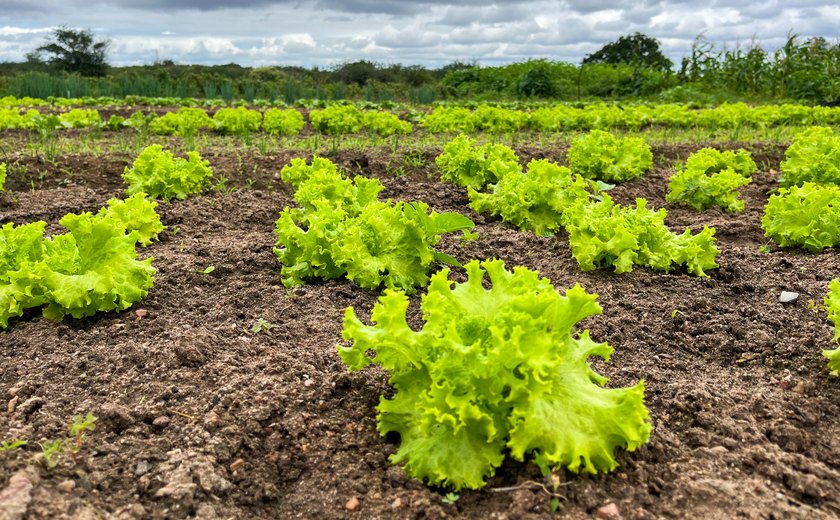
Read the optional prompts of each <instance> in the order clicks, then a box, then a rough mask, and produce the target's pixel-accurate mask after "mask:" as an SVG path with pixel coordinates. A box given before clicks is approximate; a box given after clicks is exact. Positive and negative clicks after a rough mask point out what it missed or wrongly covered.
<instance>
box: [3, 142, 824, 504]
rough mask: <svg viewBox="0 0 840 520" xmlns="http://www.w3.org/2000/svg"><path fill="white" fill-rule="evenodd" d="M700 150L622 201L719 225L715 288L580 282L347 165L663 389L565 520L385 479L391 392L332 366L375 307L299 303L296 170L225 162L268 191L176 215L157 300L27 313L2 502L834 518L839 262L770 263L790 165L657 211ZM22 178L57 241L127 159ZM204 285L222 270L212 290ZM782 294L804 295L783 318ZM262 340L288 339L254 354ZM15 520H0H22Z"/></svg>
mask: <svg viewBox="0 0 840 520" xmlns="http://www.w3.org/2000/svg"><path fill="white" fill-rule="evenodd" d="M733 146H734V145H733ZM696 148H699V146H695V147H674V146H672V147H659V148H658V149H656V150H654V155H655V157H656V158H657V165H656V167H655V169H654V171H653V172H651V173H650V174H648V175H646V176H645V177H643V178H641V179H638V180H635V181H632V182H629V183H627V184H625V185H623V186H620V187H618V188H616V189H615V190H614V191H613V195H614V198H615V199H616V200H617V201H619V202H622V203H630V202H632V200H633V199H634V198H635V197H639V196H644V197H646V198H647V199H648V200H649V201H650V204H651V205H652V206H654V207H666V208H667V209H668V210H669V216H668V223H669V224H670V225H672V226H673V227H674V228H683V227H685V226H691V227H692V228H699V227H701V226H702V225H704V224H711V225H714V226H715V227H716V228H717V236H718V245H719V247H720V249H721V254H720V256H719V258H718V261H719V263H720V265H721V267H720V269H718V270H715V271H713V272H712V273H711V278H708V279H700V278H696V277H693V276H689V275H686V274H684V273H679V272H677V273H672V274H660V273H655V272H652V271H650V270H647V269H644V268H637V269H635V270H634V271H633V272H632V273H628V274H623V275H615V274H613V273H610V272H603V271H601V272H593V273H583V272H581V270H580V269H579V268H578V266H577V264H576V263H575V261H574V260H573V259H572V258H571V254H570V251H569V247H568V242H567V239H566V236H565V235H563V234H562V233H561V234H560V235H558V236H556V237H537V236H535V235H533V234H531V233H527V232H521V231H517V230H515V229H513V228H512V227H510V226H508V225H506V224H503V223H501V222H498V221H496V220H494V219H491V218H487V217H484V216H480V215H475V214H474V213H473V212H472V211H471V210H470V209H469V208H468V206H467V202H468V201H467V197H466V192H465V190H463V189H461V188H458V187H455V186H451V185H447V184H443V183H441V182H439V181H436V180H434V179H433V176H432V174H433V171H434V170H433V165H434V161H433V158H434V155H435V153H436V150H426V151H425V152H423V154H422V158H423V161H422V164H419V165H418V163H414V164H415V166H407V167H406V169H405V171H406V172H407V175H405V176H402V177H393V176H390V175H388V171H389V168H390V166H389V165H391V164H392V162H393V159H394V158H393V157H392V156H391V152H390V150H385V149H371V150H368V151H364V152H341V153H339V154H338V156H334V157H333V159H334V160H336V161H337V162H338V163H340V164H341V165H342V166H344V167H346V168H348V170H349V171H351V172H358V171H361V172H363V173H365V174H370V175H376V176H380V177H381V178H382V180H383V182H384V184H385V185H386V191H385V196H387V197H391V198H394V199H420V200H424V201H426V202H428V203H429V204H430V205H431V206H432V207H433V208H435V209H437V210H439V211H443V210H457V211H462V212H465V213H466V214H468V215H469V216H471V217H472V218H474V219H475V221H476V222H477V224H478V226H477V231H478V232H479V233H480V235H481V238H480V239H479V240H478V241H475V242H469V243H466V244H463V243H461V242H459V241H458V239H457V238H455V237H446V238H445V239H444V240H443V241H442V244H441V248H442V250H443V251H445V252H446V253H449V254H452V255H454V256H455V257H456V258H459V259H462V260H467V259H470V258H479V259H483V258H490V257H498V258H502V259H504V260H505V262H506V263H507V265H508V266H514V265H525V266H527V267H530V268H533V269H537V270H539V271H540V272H541V273H542V274H543V275H545V276H547V277H549V278H550V279H551V280H552V281H553V282H554V283H555V285H556V286H557V287H558V288H565V287H569V286H571V285H573V284H574V283H576V282H579V283H581V284H582V285H583V286H584V287H586V288H587V289H588V290H589V291H591V292H596V293H598V294H599V295H600V299H599V301H600V303H601V305H602V306H603V307H604V313H603V315H602V316H597V317H593V318H589V319H587V320H586V321H585V323H584V324H583V325H584V326H585V327H587V328H589V329H590V330H591V331H592V335H593V337H594V339H595V340H597V341H608V342H609V343H610V344H611V345H612V346H613V347H615V355H614V356H613V359H612V361H611V362H610V363H608V364H603V363H597V366H598V370H599V371H601V372H602V373H604V374H606V375H608V376H609V377H610V378H611V383H610V384H611V385H615V386H626V385H630V384H633V383H635V382H636V381H638V380H639V379H644V380H645V381H646V387H647V390H646V402H647V405H648V407H649V409H650V412H651V416H652V419H653V426H654V429H653V433H652V436H651V440H650V443H649V444H647V445H646V446H644V447H642V448H640V449H639V450H637V451H636V452H634V453H621V454H620V455H619V461H620V463H621V467H620V468H619V469H618V470H617V471H616V472H615V473H612V474H609V475H600V476H597V477H586V476H576V475H571V474H566V475H562V477H563V479H564V482H563V485H562V487H561V488H560V493H562V495H563V497H564V498H563V499H562V500H561V501H560V504H559V510H558V512H556V513H551V512H550V511H549V498H550V497H549V496H548V495H547V494H546V493H545V492H544V491H543V490H542V489H540V488H539V487H537V486H534V485H532V484H529V483H530V482H542V477H541V476H540V474H539V472H538V470H536V468H535V467H534V466H533V465H530V464H521V463H515V462H508V463H506V464H505V465H504V466H503V467H502V468H500V470H499V471H498V472H497V475H496V476H495V477H494V478H492V479H491V480H490V482H489V484H488V486H487V488H486V489H484V490H481V491H465V492H463V493H461V496H460V499H459V500H458V501H457V502H455V503H454V504H446V503H444V501H443V496H444V495H443V492H442V491H441V490H438V489H430V488H428V487H426V486H424V485H423V484H422V483H421V482H418V481H416V480H411V479H409V478H407V477H406V476H405V474H404V473H403V471H402V469H400V468H399V467H395V466H392V465H391V464H390V463H389V461H388V455H389V454H390V453H393V452H394V451H395V449H396V444H395V442H397V440H396V439H392V438H390V437H388V438H382V437H380V436H379V435H378V434H377V432H376V430H375V410H374V408H375V406H376V404H377V402H378V399H379V396H380V395H381V394H383V393H385V392H388V385H387V383H386V381H387V375H386V374H385V373H384V372H382V371H379V370H375V369H368V370H365V371H363V372H360V373H353V374H349V373H347V371H346V370H345V368H344V367H343V365H342V363H341V362H340V360H339V359H338V356H337V355H336V352H335V345H336V344H337V343H338V342H340V340H341V317H342V314H343V312H344V309H345V308H346V307H347V306H349V305H353V306H355V307H356V309H357V310H358V311H359V312H360V313H361V314H362V315H365V316H369V314H368V313H369V311H370V309H371V307H372V305H373V303H374V302H375V300H376V294H375V293H373V292H371V291H367V290H363V289H360V288H358V287H355V286H354V285H353V284H351V283H349V282H348V281H346V280H337V281H331V282H328V283H322V284H314V285H310V286H306V287H302V288H297V289H286V288H284V287H283V286H282V285H281V284H280V283H279V276H278V274H279V266H278V265H277V263H276V260H275V257H274V256H273V254H272V246H273V243H274V240H275V237H274V233H273V224H274V220H275V219H276V216H277V213H278V212H279V211H280V210H281V209H282V208H283V207H284V206H286V205H289V204H291V203H292V200H291V196H290V189H289V188H288V187H287V186H285V185H283V184H282V183H281V182H280V181H279V180H278V172H279V169H280V167H282V165H283V164H285V163H286V162H287V161H288V160H289V158H291V157H293V156H297V155H301V154H297V153H293V152H283V153H280V154H276V155H273V156H258V155H256V154H254V153H245V154H244V155H242V156H241V158H240V159H235V158H232V157H231V156H230V154H229V153H225V152H223V151H222V150H221V149H220V150H218V151H216V152H215V153H214V152H212V151H210V152H208V153H205V157H207V158H208V159H209V160H210V161H211V164H212V165H213V166H214V167H215V169H216V172H217V174H221V175H225V176H226V177H228V178H230V179H231V180H232V183H233V185H234V186H240V187H242V186H244V185H245V184H246V179H248V178H250V179H252V180H253V184H252V185H251V187H250V188H244V187H242V188H241V189H238V190H236V191H233V192H232V193H227V194H225V193H219V192H213V191H209V192H208V193H206V194H205V195H203V196H196V197H193V198H191V199H189V200H186V201H175V202H172V203H170V204H161V206H160V208H159V209H160V211H161V213H162V216H163V220H164V223H165V224H167V225H168V226H169V229H168V231H167V232H166V233H165V234H164V235H163V236H162V237H161V240H160V242H158V243H156V244H154V245H152V246H150V247H149V248H147V249H145V250H142V251H141V255H142V256H146V255H151V256H154V258H155V261H154V265H155V267H156V268H157V269H158V274H157V277H156V283H155V286H154V288H153V289H152V291H151V292H150V294H149V296H148V297H147V298H146V299H145V300H143V301H142V302H140V303H139V304H137V305H135V307H134V308H132V309H131V310H129V311H126V312H123V313H118V314H102V315H99V316H97V317H95V318H92V319H87V320H69V319H68V320H65V321H63V322H55V321H49V320H45V319H43V318H41V317H40V316H39V315H38V313H30V314H27V315H26V316H24V317H23V318H21V319H18V320H14V321H13V322H12V323H11V325H10V327H9V328H8V329H7V330H5V331H3V332H0V345H1V346H2V348H0V356H2V361H0V392H2V395H3V402H4V405H3V406H0V441H11V440H13V439H26V440H28V441H29V444H28V445H27V446H26V447H24V448H23V449H17V450H13V451H7V452H4V453H0V504H2V505H8V504H10V503H9V502H3V500H4V499H8V497H12V499H17V500H18V504H23V506H22V507H23V509H22V510H21V511H25V513H22V514H23V517H25V518H80V519H81V518H185V517H199V518H290V517H298V518H423V517H453V518H511V519H513V518H553V517H562V518H592V517H595V516H596V515H598V514H599V508H602V507H603V506H605V505H606V504H609V503H613V504H615V506H616V507H617V511H618V512H619V513H620V515H621V517H622V518H625V519H628V518H632V519H641V518H646V519H649V518H712V519H715V518H736V517H744V518H836V517H837V515H840V444H838V443H840V420H838V417H840V378H836V377H834V378H833V377H830V376H829V375H828V373H827V371H826V369H825V359H824V358H823V357H822V356H821V355H820V350H821V349H822V348H827V347H829V341H830V339H831V337H832V329H831V326H830V323H829V322H828V321H827V320H826V318H825V314H824V312H820V311H814V310H812V309H811V308H809V300H813V301H815V302H819V301H820V300H821V299H822V297H823V295H824V293H825V291H826V286H827V283H828V280H829V279H831V278H832V277H836V276H837V275H838V273H840V260H838V257H837V254H836V252H834V251H827V252H824V253H822V254H808V253H805V252H802V251H795V250H790V251H781V250H779V249H778V248H776V247H771V250H772V251H771V252H770V253H762V252H759V250H758V249H759V246H762V245H764V244H766V239H765V238H764V237H763V233H762V231H761V227H760V218H761V212H762V207H763V205H764V203H765V202H766V199H767V192H768V191H769V190H771V189H773V188H774V187H775V185H776V178H777V175H776V173H775V169H777V168H778V162H779V159H780V158H781V150H782V149H781V148H780V147H778V146H773V145H766V146H761V145H756V146H754V147H753V148H754V150H753V151H754V153H755V155H757V156H761V158H762V159H763V160H757V162H758V163H759V164H760V165H761V164H765V165H767V166H766V167H765V168H763V169H764V170H770V171H761V172H759V173H758V174H757V175H756V177H755V179H756V180H755V182H754V183H753V184H752V185H750V186H748V187H747V188H745V189H744V190H743V192H742V193H743V195H744V197H745V198H746V201H747V209H746V211H745V212H744V213H742V214H739V215H728V214H725V213H722V212H720V211H717V210H715V209H712V210H709V211H706V212H704V213H697V212H695V211H693V210H691V209H685V208H679V207H674V206H672V205H669V204H666V203H665V201H664V195H665V191H666V186H667V177H668V175H669V173H670V170H669V165H670V164H671V163H672V162H673V160H674V159H676V158H683V159H684V158H685V156H687V154H688V153H689V152H690V151H691V150H693V149H696ZM519 151H520V155H521V156H522V157H523V158H532V157H541V156H547V157H551V158H561V157H562V156H563V154H564V150H562V149H557V150H542V151H540V150H536V149H529V148H527V147H522V148H521V149H520V150H519ZM761 154H763V155H761ZM10 159H13V160H15V161H17V163H18V164H23V165H24V166H25V168H21V169H20V170H19V173H18V174H16V175H15V176H11V177H12V184H11V185H10V187H11V188H12V190H14V193H13V195H14V198H15V199H16V200H14V201H12V202H10V201H8V200H6V201H5V202H3V201H0V223H2V222H7V221H15V222H18V223H22V222H27V221H32V220H37V219H45V220H48V221H49V222H50V223H51V224H50V226H49V227H48V229H49V230H51V231H57V230H58V226H57V224H56V221H57V219H58V218H60V217H61V216H62V215H63V214H64V213H66V212H69V211H76V212H77V211H81V210H94V209H97V208H98V207H100V206H102V205H103V204H104V203H105V201H106V200H107V199H108V198H110V197H113V196H118V195H119V194H120V189H121V183H120V178H119V174H120V173H121V172H122V169H123V168H124V166H125V165H126V164H128V162H129V161H130V158H129V157H128V156H122V155H117V154H111V155H105V156H102V157H99V158H94V157H91V156H61V157H58V158H57V160H56V161H55V164H48V163H44V162H42V161H38V160H35V159H32V158H28V157H23V156H7V157H6V160H7V161H8V160H10ZM397 162H399V161H397ZM42 173H45V175H43V176H41V174H42ZM39 178H40V179H41V180H42V181H43V182H41V183H40V184H37V186H36V189H35V190H34V191H30V189H29V188H30V182H29V181H34V180H36V179H39ZM209 265H213V266H215V270H214V271H213V272H212V273H210V274H201V271H202V270H204V269H205V268H206V267H207V266H209ZM781 290H790V291H796V292H799V293H800V294H801V296H800V298H799V300H798V301H797V302H795V303H793V304H782V303H779V301H778V297H779V293H780V291H781ZM260 318H262V319H265V320H267V321H269V322H270V323H272V324H274V327H273V328H271V329H270V330H266V331H262V332H258V333H252V332H250V328H251V326H252V325H253V324H254V323H255V322H256V321H257V320H258V319H260ZM6 402H8V405H5V403H6ZM87 412H92V413H93V414H94V415H96V416H97V417H98V418H99V420H98V422H97V425H96V426H97V427H96V430H95V431H93V432H90V433H89V435H88V438H87V439H86V440H85V441H84V443H83V445H82V447H81V450H80V451H79V453H78V454H77V455H76V456H75V457H71V456H69V455H67V456H64V457H62V458H61V459H60V460H59V464H58V465H57V466H56V467H54V468H52V469H48V468H46V467H45V465H44V463H43V461H42V460H40V459H41V455H40V452H41V450H40V448H39V447H38V443H39V442H44V441H46V440H52V439H58V438H62V437H65V436H67V423H68V422H69V420H70V419H71V417H72V416H74V415H84V414H85V413H87ZM15 474H17V476H16V477H15V478H14V479H12V477H13V475H15ZM10 479H11V480H12V482H11V483H10ZM27 483H28V484H27ZM30 484H31V490H30V487H29V485H30ZM4 488H5V491H3V489H4ZM351 509H352V511H351ZM6 511H7V512H6V513H4V512H2V511H0V518H19V515H18V516H15V513H14V508H12V507H11V506H10V507H9V508H8V509H7V510H6ZM608 513H609V511H608V509H600V516H601V517H606V518H609V515H608ZM4 514H5V515H6V516H3V515H4ZM9 514H11V515H12V516H8V515H9Z"/></svg>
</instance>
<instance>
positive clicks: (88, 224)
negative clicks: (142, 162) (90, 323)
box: [34, 213, 155, 319]
mask: <svg viewBox="0 0 840 520" xmlns="http://www.w3.org/2000/svg"><path fill="white" fill-rule="evenodd" d="M59 224H61V225H62V226H64V227H65V228H67V230H68V232H67V233H66V234H63V235H55V236H53V237H52V238H50V239H48V240H45V241H44V259H43V261H41V262H39V263H38V264H36V265H35V266H34V275H35V276H34V278H35V280H37V281H38V284H39V285H40V287H41V288H42V290H43V292H44V294H45V295H46V298H47V301H46V303H47V306H46V307H45V308H44V316H45V317H46V318H50V319H61V318H62V317H63V316H65V315H67V314H69V315H71V316H73V317H74V318H82V317H85V316H93V315H94V314H95V313H96V312H99V311H113V310H117V311H121V310H125V309H127V308H129V307H131V305H133V304H134V303H135V302H137V301H140V300H141V299H143V298H144V297H145V296H146V294H148V292H149V289H150V288H151V287H152V284H153V282H154V278H153V275H154V273H155V268H154V267H152V265H151V264H152V258H147V259H146V260H138V259H137V250H136V248H135V245H136V244H137V240H138V235H137V233H135V232H132V233H126V230H125V228H124V226H123V225H122V224H121V223H120V222H119V221H117V220H116V219H111V218H99V217H98V216H96V215H93V214H91V213H82V214H81V215H75V214H72V213H70V214H68V215H65V216H64V217H63V218H62V219H61V220H60V221H59Z"/></svg>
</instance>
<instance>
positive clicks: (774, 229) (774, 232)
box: [761, 182, 840, 253]
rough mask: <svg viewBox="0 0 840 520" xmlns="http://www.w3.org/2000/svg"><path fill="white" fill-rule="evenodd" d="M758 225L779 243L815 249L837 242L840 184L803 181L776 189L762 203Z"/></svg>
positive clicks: (831, 245) (839, 227)
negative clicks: (762, 207)
mask: <svg viewBox="0 0 840 520" xmlns="http://www.w3.org/2000/svg"><path fill="white" fill-rule="evenodd" d="M761 227H762V228H764V235H765V236H767V237H769V238H771V239H773V241H774V242H776V243H777V244H778V245H780V246H782V247H804V248H805V249H807V250H809V251H811V252H814V253H816V252H819V251H822V250H823V249H825V248H826V247H835V246H838V245H840V186H835V185H832V184H828V185H824V186H821V185H818V184H814V183H812V182H806V183H804V184H803V185H802V186H793V187H791V188H781V189H779V192H778V193H777V194H775V195H771V196H770V199H769V200H768V201H767V206H765V207H764V216H763V217H762V219H761Z"/></svg>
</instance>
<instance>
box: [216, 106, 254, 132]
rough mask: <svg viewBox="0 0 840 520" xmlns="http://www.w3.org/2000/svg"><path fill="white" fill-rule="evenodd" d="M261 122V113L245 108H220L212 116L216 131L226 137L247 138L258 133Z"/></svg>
mask: <svg viewBox="0 0 840 520" xmlns="http://www.w3.org/2000/svg"><path fill="white" fill-rule="evenodd" d="M262 121H263V115H262V113H260V112H258V111H257V110H249V109H247V108H245V107H236V108H220V109H219V110H218V111H217V112H216V113H215V114H214V115H213V125H214V127H215V128H216V130H217V131H219V132H221V133H223V134H227V135H239V136H248V135H251V134H253V133H254V132H259V131H260V127H261V126H262Z"/></svg>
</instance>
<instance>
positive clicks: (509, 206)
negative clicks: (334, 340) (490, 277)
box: [469, 159, 590, 235]
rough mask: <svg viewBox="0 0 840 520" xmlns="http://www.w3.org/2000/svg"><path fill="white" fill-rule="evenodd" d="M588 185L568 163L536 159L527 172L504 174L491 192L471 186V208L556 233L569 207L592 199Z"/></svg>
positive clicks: (538, 231) (520, 225)
mask: <svg viewBox="0 0 840 520" xmlns="http://www.w3.org/2000/svg"><path fill="white" fill-rule="evenodd" d="M589 186H590V185H589V183H587V182H586V181H584V180H583V178H582V177H580V176H579V175H572V172H571V171H570V170H569V169H568V168H566V167H565V166H559V165H557V164H555V163H552V162H549V161H547V160H545V159H541V160H533V161H531V162H529V163H528V167H527V170H526V172H525V173H512V174H510V175H505V176H504V177H502V178H501V179H500V180H499V181H498V182H497V183H496V184H492V185H490V193H479V192H478V191H476V190H474V189H473V188H469V197H470V207H471V208H472V209H474V210H475V211H477V212H479V213H489V214H491V215H498V216H501V217H502V220H504V221H505V222H510V223H511V224H513V225H515V226H516V227H518V228H520V229H527V230H529V231H533V232H534V233H536V234H538V235H547V234H553V233H555V232H557V230H558V229H560V227H561V216H562V215H563V212H564V211H566V209H567V208H569V207H571V206H572V205H574V204H575V203H576V202H577V201H579V200H588V199H589V197H590V193H589V191H588V188H589Z"/></svg>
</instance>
